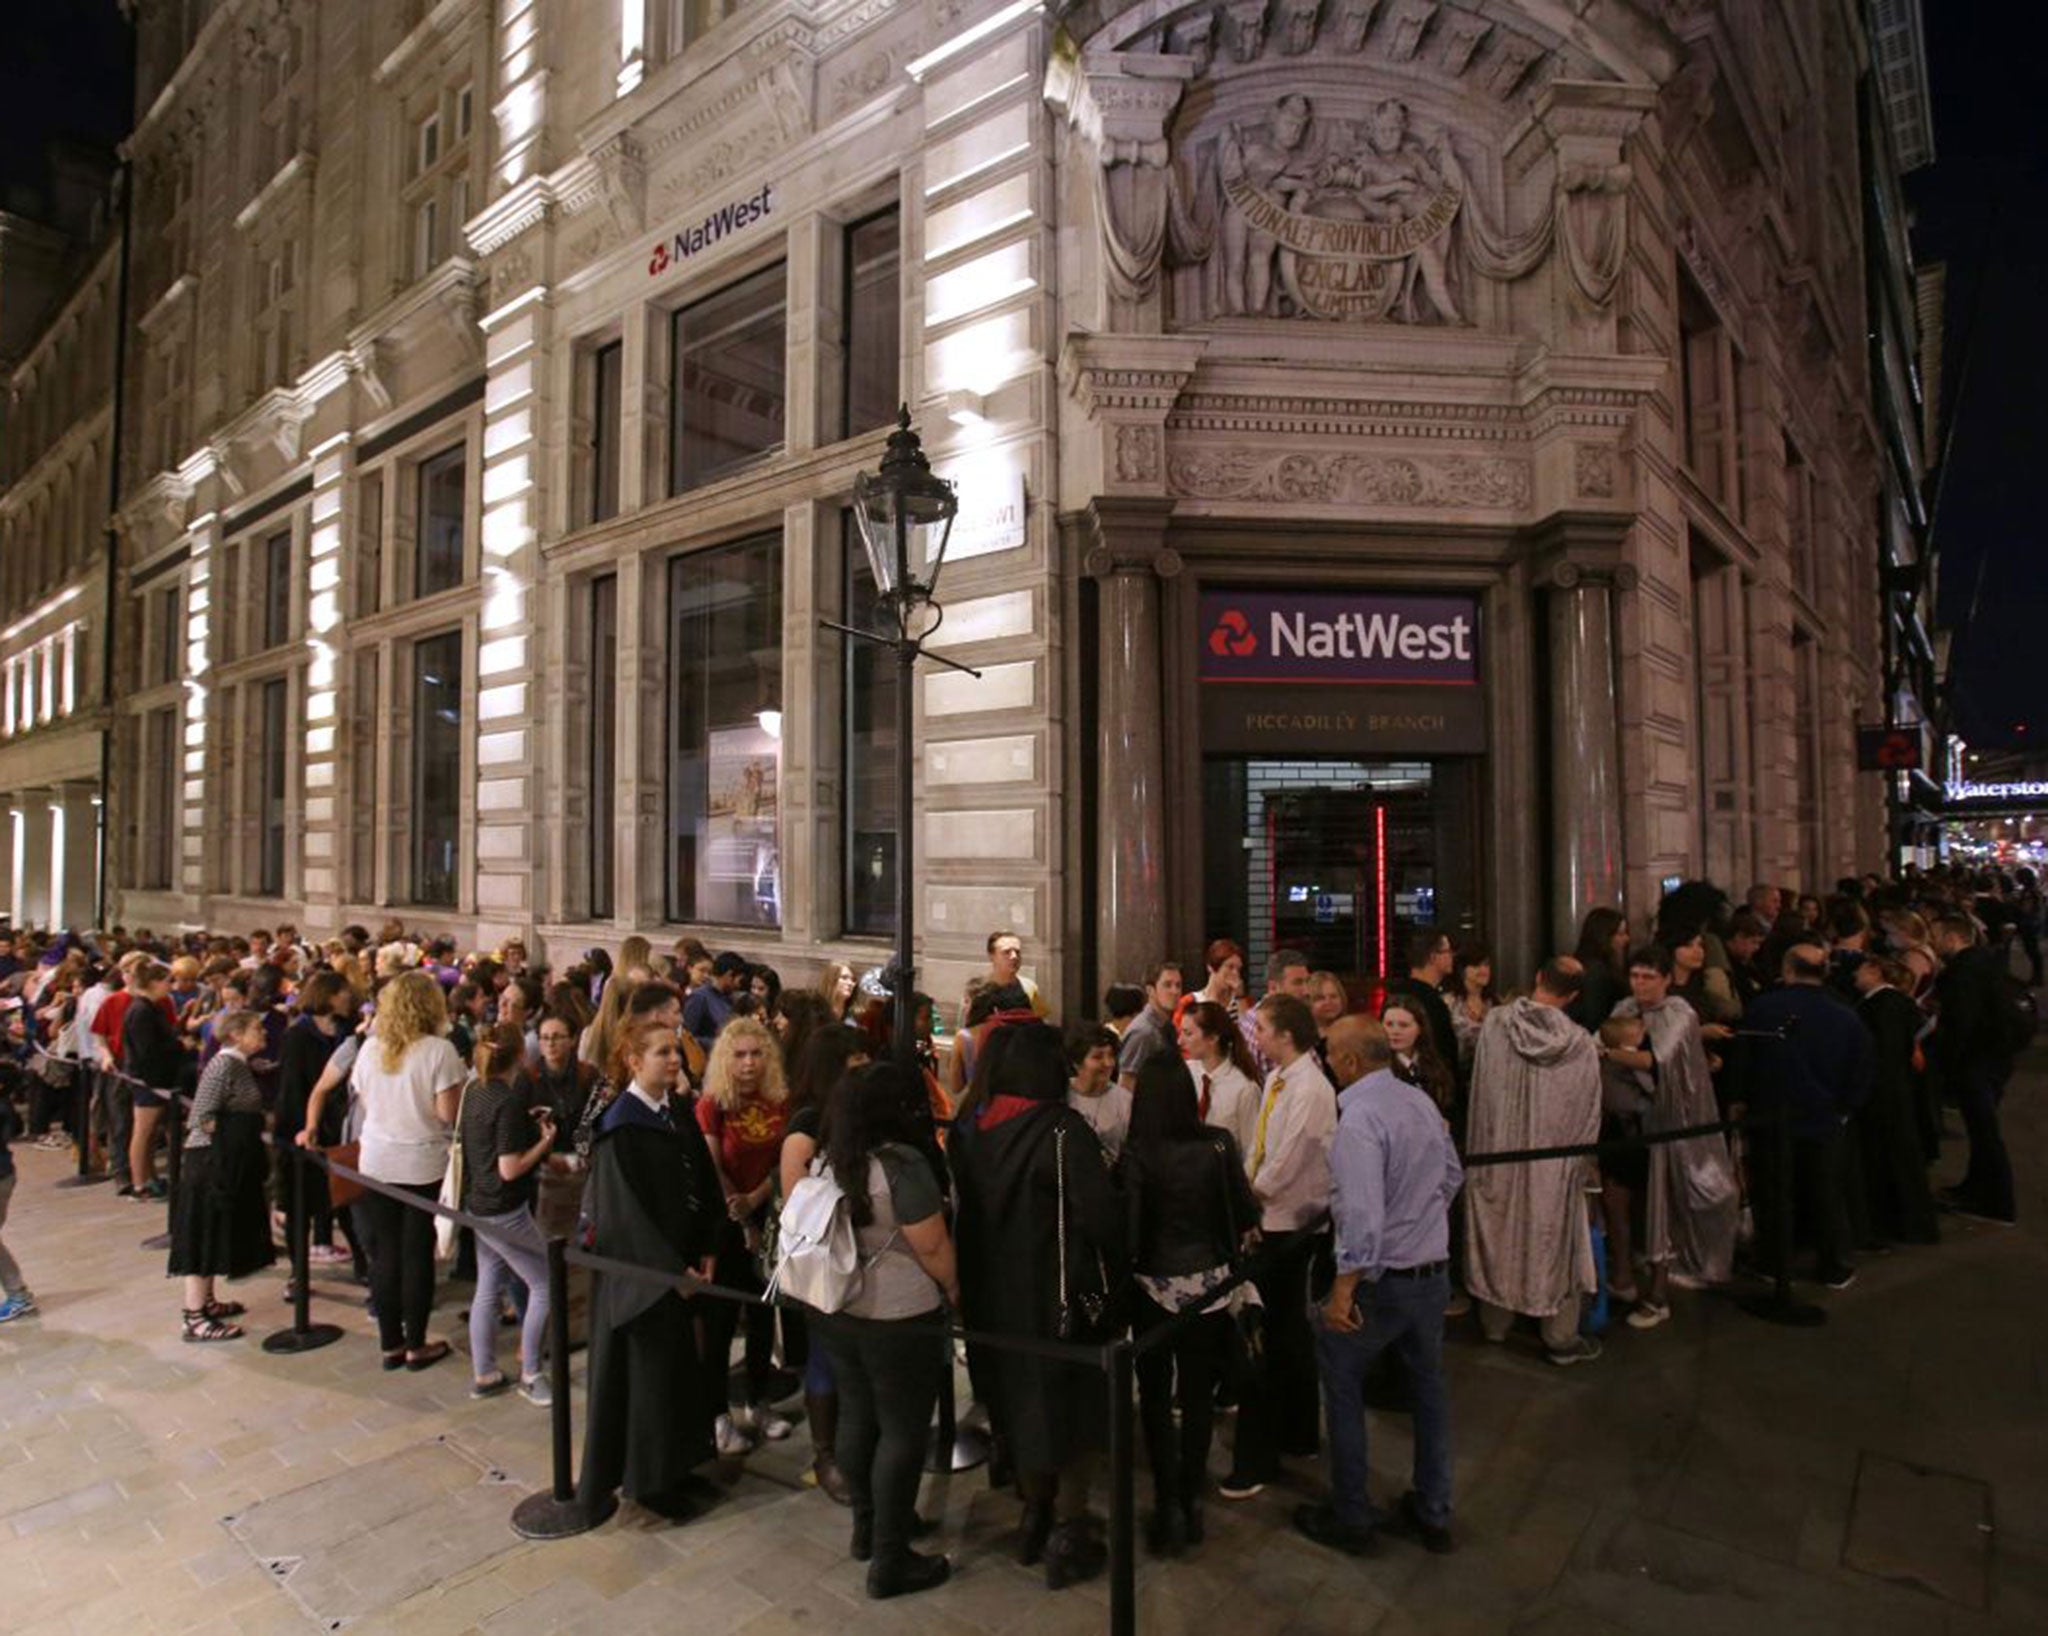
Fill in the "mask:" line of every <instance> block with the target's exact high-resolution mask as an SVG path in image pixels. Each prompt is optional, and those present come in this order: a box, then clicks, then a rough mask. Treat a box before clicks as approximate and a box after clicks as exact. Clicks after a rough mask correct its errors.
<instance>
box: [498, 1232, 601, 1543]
mask: <svg viewBox="0 0 2048 1636" xmlns="http://www.w3.org/2000/svg"><path fill="white" fill-rule="evenodd" d="M548 1390H549V1392H550V1394H551V1395H552V1397H553V1402H552V1403H550V1405H549V1407H548V1429H549V1432H550V1434H551V1438H552V1443H553V1449H552V1456H553V1458H552V1463H553V1478H554V1482H553V1486H552V1487H551V1488H549V1489H546V1490H544V1491H542V1492H541V1493H538V1494H529V1495H527V1496H526V1498H525V1499H523V1500H521V1501H520V1502H519V1503H518V1504H517V1505H516V1506H514V1507H513V1508H512V1532H513V1533H515V1534H517V1535H518V1536H519V1537H520V1538H521V1539H568V1538H570V1537H571V1536H573V1535H576V1534H587V1533H588V1532H589V1531H590V1530H591V1529H593V1528H595V1527H597V1526H598V1525H599V1524H600V1523H602V1522H604V1521H606V1520H607V1519H608V1518H609V1517H610V1516H611V1514H612V1513H613V1512H614V1511H616V1510H618V1508H619V1501H618V1497H617V1496H616V1495H613V1494H605V1495H600V1496H599V1497H598V1498H597V1499H596V1500H595V1501H593V1502H592V1503H591V1504H590V1505H589V1506H585V1505H584V1504H582V1502H580V1501H579V1500H578V1499H577V1498H576V1473H575V1471H574V1470H573V1469H572V1466H573V1457H572V1453H571V1450H570V1447H569V1441H570V1438H569V1430H570V1428H569V1241H568V1240H567V1239H565V1238H551V1239H549V1240H548Z"/></svg>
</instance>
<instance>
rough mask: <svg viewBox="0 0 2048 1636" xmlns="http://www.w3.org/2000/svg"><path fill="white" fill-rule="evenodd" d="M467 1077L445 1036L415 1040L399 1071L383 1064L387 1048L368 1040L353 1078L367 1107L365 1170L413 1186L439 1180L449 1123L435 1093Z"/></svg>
mask: <svg viewBox="0 0 2048 1636" xmlns="http://www.w3.org/2000/svg"><path fill="white" fill-rule="evenodd" d="M468 1077H469V1075H468V1073H467V1071H466V1070H465V1069H464V1068H463V1066H462V1058H461V1057H460V1056H459V1055H458V1054H457V1053H456V1050H455V1047H454V1046H452V1045H450V1044H449V1043H448V1042H447V1041H446V1040H445V1039H440V1038H438V1037H435V1038H428V1039H420V1040H414V1041H413V1042H412V1044H411V1045H410V1046H408V1047H407V1048H406V1053H405V1055H404V1056H403V1057H402V1058H401V1059H400V1060H399V1064H398V1070H397V1072H395V1073H394V1072H392V1071H391V1070H390V1069H387V1068H386V1067H385V1066H384V1048H383V1047H382V1046H381V1045H380V1044H378V1042H377V1041H376V1039H375V1038H372V1039H371V1040H369V1041H368V1042H367V1044H366V1046H365V1048H364V1050H363V1051H362V1053H361V1054H360V1055H359V1056H358V1057H357V1058H356V1065H355V1072H354V1074H353V1075H352V1076H351V1078H350V1080H349V1084H350V1087H351V1089H352V1090H353V1091H354V1092H355V1097H356V1102H357V1104H358V1105H359V1106H360V1107H361V1108H362V1110H363V1174H364V1175H365V1176H372V1177H375V1178H376V1179H377V1180H378V1181H380V1182H403V1183H405V1184H406V1185H408V1186H412V1187H419V1186H424V1185H425V1184H427V1183H429V1182H438V1181H440V1180H441V1177H442V1175H443V1174H444V1173H445V1172H446V1170H447V1168H448V1135H449V1129H450V1127H449V1126H447V1125H445V1124H443V1123H442V1122H441V1120H440V1119H439V1118H438V1117H437V1116H436V1115H435V1113H434V1097H435V1095H436V1093H438V1092H440V1091H445V1090H448V1089H449V1088H450V1087H452V1086H457V1085H460V1084H461V1083H462V1082H463V1081H464V1080H465V1079H467V1078H468Z"/></svg>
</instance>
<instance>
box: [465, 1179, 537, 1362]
mask: <svg viewBox="0 0 2048 1636" xmlns="http://www.w3.org/2000/svg"><path fill="white" fill-rule="evenodd" d="M480 1219H481V1220H482V1221H483V1223H484V1225H483V1226H482V1227H480V1228H478V1229H477V1233H476V1298H475V1299H474V1300H473V1301H471V1302H470V1304H469V1366H470V1368H471V1369H472V1370H473V1371H474V1372H475V1374H476V1378H477V1379H478V1380H483V1379H485V1378H486V1377H488V1376H490V1375H492V1374H495V1373H496V1372H497V1368H498V1300H499V1296H500V1295H501V1293H502V1292H503V1291H504V1288H505V1286H506V1284H507V1283H509V1282H510V1281H511V1280H512V1279H513V1278H515V1277H516V1278H517V1279H519V1280H520V1281H521V1282H522V1283H524V1284H525V1285H526V1288H527V1290H528V1292H529V1293H528V1295H527V1300H526V1311H525V1314H524V1315H523V1317H522V1319H521V1323H520V1330H519V1373H520V1375H521V1376H522V1377H531V1376H534V1375H537V1374H539V1373H540V1349H541V1343H542V1341H543V1340H544V1339H545V1338H546V1336H547V1332H548V1250H547V1246H546V1245H545V1244H543V1243H542V1242H541V1237H540V1228H539V1226H538V1225H537V1224H536V1223H535V1221H534V1219H533V1212H532V1211H531V1210H513V1211H510V1212H508V1213H507V1214H505V1215H502V1216H484V1217H482V1218H480Z"/></svg>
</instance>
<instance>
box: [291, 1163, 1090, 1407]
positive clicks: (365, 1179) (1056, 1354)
mask: <svg viewBox="0 0 2048 1636" xmlns="http://www.w3.org/2000/svg"><path fill="white" fill-rule="evenodd" d="M300 1151H301V1152H303V1153H305V1154H306V1155H307V1157H308V1158H309V1159H310V1160H311V1161H312V1162H313V1163H315V1164H317V1165H319V1166H320V1167H321V1168H322V1169H324V1170H326V1171H327V1172H329V1173H330V1174H331V1175H336V1176H340V1177H342V1178H344V1179H345V1180H348V1181H352V1182H355V1183H357V1184H358V1185H359V1186H362V1187H364V1188H367V1189H368V1190H369V1191H370V1192H373V1193H381V1194H383V1195H384V1196H385V1197H386V1198H391V1199H396V1200H398V1202H399V1203H401V1204H405V1205H409V1206H411V1207H412V1208H413V1209H415V1210H427V1211H431V1212H432V1213H433V1214H434V1215H437V1216H441V1217H444V1218H445V1219H447V1220H449V1221H452V1222H454V1223H455V1224H456V1225H457V1226H458V1227H467V1228H468V1229H469V1230H470V1231H471V1232H473V1233H480V1234H482V1235H483V1236H484V1237H486V1238H488V1237H489V1236H490V1235H491V1234H492V1233H493V1232H495V1231H496V1230H497V1229H496V1225H495V1224H494V1223H492V1222H489V1221H485V1220H482V1219H481V1218H479V1217H477V1216H473V1215H470V1214H469V1213H468V1212H467V1211H463V1210H456V1209H453V1208H451V1207H450V1206H448V1205H445V1204H443V1203H442V1202H441V1201H440V1200H439V1199H429V1198H424V1197H422V1196H421V1195H420V1194H418V1193H410V1192H407V1191H406V1190H405V1189H404V1188H403V1187H401V1186H398V1185H397V1184H395V1183H392V1182H383V1181H379V1180H377V1178H376V1177H374V1176H365V1175H364V1174H363V1173H362V1172H361V1171H360V1170H355V1169H352V1168H350V1167H349V1166H348V1165H345V1164H342V1163H341V1162H340V1161H339V1160H337V1159H334V1158H332V1157H331V1156H329V1155H328V1154H326V1153H323V1152H321V1151H320V1150H319V1149H317V1148H302V1149H301V1150H300ZM568 1261H569V1264H570V1265H571V1266H578V1267H588V1268H589V1269H590V1270H591V1271H593V1272H602V1273H608V1274H610V1275H612V1276H613V1277H617V1278H637V1279H639V1280H641V1281H642V1282H643V1283H650V1284H659V1285H661V1286H662V1287H663V1288H664V1289H672V1290H674V1291H675V1292H676V1293H677V1294H679V1295H684V1296H698V1295H703V1296H709V1297H710V1298H711V1299H712V1300H715V1301H732V1302H736V1303H739V1304H741V1305H745V1306H774V1307H792V1308H794V1309H796V1310H797V1311H799V1312H803V1313H806V1314H815V1312H816V1309H815V1308H812V1307H807V1306H805V1305H804V1304H803V1303H802V1302H800V1301H786V1300H783V1299H781V1298H780V1297H777V1296H769V1295H764V1294H762V1293H760V1292H758V1291H754V1290H739V1289H730V1288H728V1287H726V1286H725V1285H723V1284H714V1283H711V1282H709V1281H708V1280H706V1279H702V1278H699V1277H698V1276H697V1275H696V1274H695V1273H690V1272H680V1273H677V1272H668V1271H666V1270H664V1269H662V1268H660V1267H643V1266H641V1265H640V1264H639V1263H638V1262H634V1261H615V1260H613V1259H612V1258H611V1257H610V1256H604V1255H597V1254H595V1253H593V1252H592V1251H589V1250H581V1249H577V1248H575V1247H574V1246H573V1245H572V1246H570V1248H569V1250H568ZM825 1316H826V1317H827V1318H830V1317H831V1316H832V1315H831V1314H830V1313H827V1314H825ZM900 1322H901V1324H902V1325H904V1326H905V1327H911V1326H918V1327H923V1328H927V1329H929V1330H930V1332H931V1334H932V1335H933V1336H934V1337H935V1338H936V1337H938V1336H941V1335H948V1336H951V1337H952V1338H953V1339H955V1340H964V1341H966V1342H967V1343H968V1344H969V1345H970V1346H993V1347H1008V1348H1010V1349H1011V1350H1013V1351H1018V1352H1028V1353H1030V1354H1032V1355H1033V1356H1036V1357H1042V1358H1049V1359H1052V1360H1054V1361H1056V1362H1060V1363H1081V1364H1087V1365H1088V1366H1089V1367H1091V1368H1096V1369H1101V1368H1106V1367H1108V1365H1107V1363H1106V1361H1105V1357H1106V1354H1107V1352H1108V1351H1109V1350H1110V1348H1109V1346H1108V1345H1102V1346H1088V1345H1084V1344H1082V1343H1080V1342H1077V1341H1040V1340H1033V1339H1031V1338H1030V1337H1028V1336H1023V1335H998V1334H992V1333H990V1332H989V1331H986V1330H978V1329H964V1328H962V1327H960V1326H959V1325H957V1324H940V1323H933V1324H923V1325H918V1321H917V1320H913V1319H903V1320H900Z"/></svg>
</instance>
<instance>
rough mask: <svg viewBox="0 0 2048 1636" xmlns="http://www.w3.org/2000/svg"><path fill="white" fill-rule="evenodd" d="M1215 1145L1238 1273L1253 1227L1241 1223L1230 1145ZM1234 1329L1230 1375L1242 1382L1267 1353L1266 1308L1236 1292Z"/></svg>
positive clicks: (1231, 1259)
mask: <svg viewBox="0 0 2048 1636" xmlns="http://www.w3.org/2000/svg"><path fill="white" fill-rule="evenodd" d="M1212 1147H1213V1149H1214V1152H1215V1154H1216V1179H1217V1181H1218V1182H1219V1183H1220V1184H1221V1186H1222V1188H1223V1230H1224V1232H1225V1233H1226V1234H1227V1235H1229V1238H1230V1252H1229V1263H1230V1270H1231V1272H1232V1274H1233V1275H1234V1274H1237V1273H1240V1272H1242V1271H1243V1270H1244V1235H1245V1233H1246V1232H1247V1231H1248V1230H1249V1229H1246V1228H1241V1227H1240V1226H1239V1225H1238V1222H1237V1203H1236V1198H1237V1195H1236V1192H1235V1190H1234V1189H1233V1188H1232V1187H1231V1185H1230V1167H1231V1162H1232V1161H1231V1149H1230V1144H1229V1143H1228V1142H1216V1143H1213V1144H1212ZM1230 1331H1231V1333H1230V1357H1229V1360H1228V1367H1229V1372H1230V1378H1231V1379H1232V1380H1233V1381H1236V1382H1242V1381H1243V1380H1244V1379H1245V1378H1246V1377H1247V1376H1248V1375H1249V1374H1250V1373H1251V1372H1252V1371H1253V1370H1255V1369H1257V1368H1258V1365H1259V1360H1260V1359H1261V1358H1263V1357H1264V1356H1265V1355H1266V1309H1265V1308H1264V1307H1262V1306H1260V1305H1259V1304H1258V1302H1256V1301H1248V1300H1245V1299H1243V1298H1242V1297H1241V1296H1239V1295H1238V1293H1237V1292H1236V1291H1233V1292H1232V1295H1231V1302H1230Z"/></svg>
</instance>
